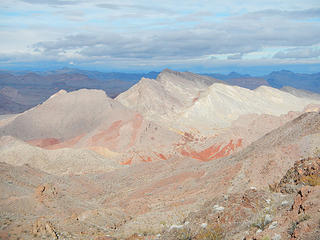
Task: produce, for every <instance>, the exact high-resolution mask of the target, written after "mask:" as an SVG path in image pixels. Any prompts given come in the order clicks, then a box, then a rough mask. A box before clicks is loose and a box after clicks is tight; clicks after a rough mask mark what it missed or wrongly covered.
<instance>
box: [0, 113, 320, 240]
mask: <svg viewBox="0 0 320 240" xmlns="http://www.w3.org/2000/svg"><path fill="white" fill-rule="evenodd" d="M319 124H320V114H319V113H305V114H303V115H302V116H301V117H299V118H297V119H295V120H293V121H290V122H289V123H287V124H286V125H284V126H283V127H280V128H279V129H277V130H274V131H272V132H271V133H269V134H267V135H266V136H264V137H262V138H260V139H259V140H258V141H256V142H254V143H253V144H251V145H250V146H249V147H247V148H246V149H245V150H243V151H242V152H240V153H238V154H235V155H234V156H232V157H229V158H220V159H216V160H213V161H209V162H199V161H196V160H194V159H192V158H188V157H179V156H174V157H171V158H169V159H168V160H166V161H157V162H154V163H152V164H150V163H141V164H138V165H132V166H130V168H122V169H118V170H115V171H112V172H108V173H101V174H97V173H95V174H83V175H80V176H78V175H77V176H64V177H63V178H61V177H60V178H57V177H51V178H49V177H45V176H46V174H44V173H39V171H37V170H31V169H30V167H26V166H22V167H13V168H12V167H10V166H8V165H6V164H1V169H3V171H4V173H5V174H1V177H2V179H3V180H1V184H2V185H3V186H4V187H3V189H5V193H4V196H5V197H4V199H1V201H3V202H1V206H2V207H3V209H5V210H4V211H1V214H2V215H1V221H3V225H6V226H8V227H7V228H6V229H5V230H2V231H1V232H0V233H1V234H6V233H8V232H9V233H11V234H13V233H15V232H16V231H20V234H23V235H26V236H27V237H26V239H28V238H29V239H30V238H32V236H30V232H31V229H33V228H34V229H36V230H35V233H36V234H39V235H41V234H42V232H41V231H40V230H39V231H37V228H41V226H43V225H44V226H45V225H46V223H48V222H50V224H51V225H52V228H53V229H54V231H55V232H57V233H58V234H61V235H60V236H69V237H70V238H71V236H73V237H75V238H82V239H92V238H93V237H92V236H94V237H96V236H97V235H100V236H107V235H111V236H117V237H118V239H125V236H130V235H132V234H133V233H139V234H142V235H143V233H144V232H145V235H146V236H141V239H152V237H154V238H156V237H155V235H156V234H157V233H162V229H164V228H170V227H171V226H174V225H176V226H180V225H177V224H179V223H180V222H182V224H184V223H183V220H184V219H185V218H186V216H187V214H188V213H190V212H191V211H195V210H197V209H199V208H200V207H201V206H203V204H204V203H205V202H206V201H207V200H211V199H220V200H221V202H218V203H215V204H218V206H215V205H214V206H212V207H211V208H210V209H211V210H212V213H213V214H217V212H219V213H221V206H223V207H225V209H226V211H229V210H230V211H232V209H237V208H234V207H232V206H231V208H230V209H229V208H228V210H227V206H225V205H223V204H225V203H224V202H222V200H223V199H228V196H230V198H229V199H230V203H232V202H234V203H235V205H234V206H235V207H239V206H240V205H241V206H242V205H245V204H247V202H246V201H250V202H252V203H253V202H254V201H256V199H258V200H259V199H264V198H265V197H267V196H268V195H261V196H260V195H259V194H260V193H259V192H258V193H256V192H254V190H250V187H256V188H257V189H260V188H262V189H267V188H268V184H271V183H275V182H279V181H280V179H281V177H282V176H283V175H284V174H285V172H286V171H287V170H288V169H289V168H290V167H291V166H292V165H293V163H294V162H295V160H297V159H299V157H300V156H308V155H310V154H311V153H312V152H313V151H314V150H315V148H316V146H319V140H320V137H319V133H320V125H319ZM253 166H254V167H253ZM16 171H18V172H19V174H16ZM30 172H31V173H32V174H31V176H30ZM28 174H29V175H28ZM26 175H28V176H27V177H23V176H26ZM9 179H10V180H9ZM29 179H38V180H37V182H35V183H33V184H32V185H31V186H30V185H28V184H27V183H28V181H30V180H29ZM39 179H45V181H44V182H43V181H42V180H41V181H40V180H39ZM32 181H33V180H32ZM55 183H57V184H55ZM10 184H13V185H14V187H12V188H10V187H8V186H10ZM39 185H40V186H39ZM38 187H39V188H38ZM16 191H18V192H16ZM32 191H34V195H33V194H31V193H32ZM250 191H251V192H250ZM252 191H253V193H252ZM60 193H61V194H60ZM256 194H258V196H257V198H256V197H255V196H256ZM238 195H239V196H238ZM243 197H245V198H243ZM37 199H39V200H37ZM35 200H36V201H40V204H39V203H38V204H37V207H36V208H35V205H36V204H35V203H34V201H35ZM220 200H219V201H220ZM272 200H273V198H272ZM275 200H277V201H278V202H279V201H280V200H279V196H275ZM224 201H227V200H224ZM244 201H245V202H244ZM264 201H265V199H264ZM239 204H240V205H239ZM280 204H281V201H280ZM22 206H23V207H22ZM245 206H247V205H245ZM254 206H256V205H254ZM33 208H34V210H33V211H29V209H33ZM25 209H26V210H27V211H26V210H25ZM219 209H220V210H219ZM44 213H45V214H44ZM241 214H242V212H241ZM250 214H251V212H250ZM43 215H45V216H46V217H45V218H44V219H43V218H40V216H43ZM19 216H24V217H19ZM213 216H216V215H213ZM250 216H253V215H250ZM232 217H239V218H238V219H239V221H240V222H241V220H242V217H243V216H242V215H232ZM5 219H8V221H7V220H5ZM221 219H224V217H223V218H221ZM232 219H234V218H232ZM9 220H11V222H12V223H10V221H9ZM5 221H7V222H5ZM202 223H203V222H201V223H200V224H202ZM19 224H20V225H22V227H21V226H20V227H19V226H18V225H19ZM173 228H175V227H173ZM26 229H27V232H23V231H24V230H26ZM49 229H50V228H49ZM98 229H99V231H98ZM32 231H33V230H32ZM44 231H47V230H46V227H44ZM93 232H94V233H93ZM45 233H46V232H45ZM92 234H93V235H92ZM80 236H81V237H80ZM93 239H94V238H93ZM231 239H232V238H231Z"/></svg>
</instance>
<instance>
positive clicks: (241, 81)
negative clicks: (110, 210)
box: [0, 68, 320, 114]
mask: <svg viewBox="0 0 320 240" xmlns="http://www.w3.org/2000/svg"><path fill="white" fill-rule="evenodd" d="M186 73H188V72H186ZM158 75H159V72H149V73H118V72H110V73H104V72H98V71H86V70H80V69H73V68H62V69H60V70H54V71H47V72H27V71H0V114H9V113H18V112H22V111H25V110H27V109H29V108H31V107H33V106H35V105H37V104H39V103H41V102H43V101H45V100H46V99H47V98H48V97H49V96H51V95H52V94H54V93H56V92H57V91H59V90H61V89H64V90H67V91H74V90H78V89H82V88H87V89H101V90H104V91H105V92H106V93H107V95H108V96H109V97H111V98H115V97H116V96H118V95H119V94H120V93H122V92H125V91H126V90H128V89H129V88H130V87H131V86H133V85H134V84H136V83H137V82H138V81H139V80H140V79H141V78H148V79H156V78H157V76H158ZM201 75H203V76H209V77H212V78H214V79H218V80H222V81H223V82H225V83H227V84H229V85H235V86H240V87H244V88H248V89H251V90H253V89H256V88H257V87H259V86H262V85H264V86H271V87H274V88H279V89H281V88H283V87H293V88H296V89H301V90H307V91H312V92H316V93H320V73H314V74H300V73H293V72H290V71H286V70H282V71H277V72H272V73H270V74H268V75H265V76H260V77H256V76H251V75H249V74H239V73H236V72H231V73H229V74H219V73H210V74H201ZM13 93H14V94H13ZM12 94H13V95H12ZM18 95H19V97H18V98H17V96H18Z"/></svg>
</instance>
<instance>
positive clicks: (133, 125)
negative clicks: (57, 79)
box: [0, 89, 182, 164]
mask: <svg viewBox="0 0 320 240" xmlns="http://www.w3.org/2000/svg"><path fill="white" fill-rule="evenodd" d="M9 120H10V121H9ZM9 120H8V121H2V124H1V128H0V133H1V135H11V136H14V137H17V138H19V139H22V140H25V141H28V142H29V143H30V144H32V145H35V146H39V147H43V148H47V149H59V148H66V147H68V148H87V149H90V150H93V151H96V152H97V153H99V154H101V155H103V156H105V157H107V158H110V157H112V158H117V159H118V160H119V161H121V162H122V163H123V164H128V163H131V162H132V161H136V160H138V161H151V160H152V159H153V160H156V159H166V158H167V157H168V155H169V154H171V153H170V152H172V151H173V145H174V144H176V143H177V142H179V140H180V138H182V136H180V135H179V134H178V133H176V132H172V131H170V130H168V129H167V128H165V127H162V126H159V125H157V124H155V123H153V122H150V121H147V120H145V119H144V117H143V116H142V115H141V114H139V113H136V112H134V111H132V110H130V109H128V108H126V107H125V106H123V105H122V104H120V103H119V102H117V101H115V100H113V99H110V98H108V97H107V96H106V95H105V93H104V92H103V91H101V90H85V89H83V90H79V91H75V92H70V93H67V92H65V91H60V92H58V93H57V94H55V95H53V96H52V97H50V98H49V99H48V100H47V101H46V102H44V103H43V104H41V105H39V106H37V107H35V108H33V109H31V110H29V111H26V112H24V113H22V114H19V115H17V116H16V117H15V118H14V119H12V120H11V119H9Z"/></svg>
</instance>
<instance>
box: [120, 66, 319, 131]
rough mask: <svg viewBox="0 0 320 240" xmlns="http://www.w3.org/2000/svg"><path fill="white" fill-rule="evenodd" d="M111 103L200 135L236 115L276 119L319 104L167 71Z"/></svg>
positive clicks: (226, 123)
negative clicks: (252, 115)
mask: <svg viewBox="0 0 320 240" xmlns="http://www.w3.org/2000/svg"><path fill="white" fill-rule="evenodd" d="M116 100H117V101H119V102H121V103H122V104H123V105H125V106H127V107H128V108H131V109H133V110H135V111H137V112H139V113H141V114H142V115H143V116H144V117H146V118H147V119H150V120H152V121H154V122H157V123H159V124H160V125H165V126H168V127H169V128H171V129H173V130H175V131H178V132H179V131H180V132H190V133H193V134H199V135H202V136H203V135H204V136H210V135H214V134H215V131H216V130H217V129H223V128H227V127H230V125H231V123H232V122H233V121H235V120H237V119H238V118H239V117H240V116H242V115H246V114H269V115H274V116H280V115H281V114H286V113H288V112H289V111H302V110H303V109H304V108H305V107H306V106H307V105H308V104H311V103H314V104H319V103H320V100H319V99H316V98H313V97H311V96H310V97H308V96H306V95H299V96H295V95H292V94H290V93H288V92H284V91H280V90H278V89H275V88H271V87H267V86H261V87H259V88H257V89H255V90H249V89H246V88H242V87H238V86H230V85H227V84H225V83H223V82H221V81H218V80H215V79H212V78H209V77H207V78H204V77H203V76H199V75H196V74H192V73H188V72H185V73H179V72H174V71H171V70H164V71H163V72H161V73H160V74H159V76H158V78H157V79H156V80H153V79H142V80H141V81H140V82H139V83H137V84H136V85H134V86H133V87H132V88H130V89H129V90H128V91H126V92H124V93H122V94H120V95H119V96H118V97H117V98H116Z"/></svg>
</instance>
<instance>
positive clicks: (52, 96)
mask: <svg viewBox="0 0 320 240" xmlns="http://www.w3.org/2000/svg"><path fill="white" fill-rule="evenodd" d="M66 93H68V92H67V91H66V90H64V89H61V90H59V91H58V92H56V93H55V94H53V95H51V96H50V97H49V99H52V98H54V97H56V96H61V95H64V94H66Z"/></svg>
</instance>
